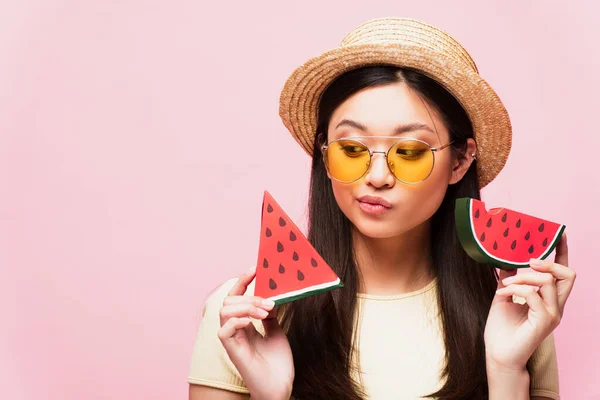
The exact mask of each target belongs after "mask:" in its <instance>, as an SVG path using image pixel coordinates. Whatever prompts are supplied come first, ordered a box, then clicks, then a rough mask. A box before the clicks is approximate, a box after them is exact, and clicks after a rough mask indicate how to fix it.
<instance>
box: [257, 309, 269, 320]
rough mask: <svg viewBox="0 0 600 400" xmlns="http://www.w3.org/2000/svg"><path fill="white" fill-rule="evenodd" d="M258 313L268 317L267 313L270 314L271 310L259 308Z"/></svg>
mask: <svg viewBox="0 0 600 400" xmlns="http://www.w3.org/2000/svg"><path fill="white" fill-rule="evenodd" d="M258 315H259V316H260V317H262V318H264V317H266V316H267V315H269V312H268V311H266V310H263V309H262V308H258Z"/></svg>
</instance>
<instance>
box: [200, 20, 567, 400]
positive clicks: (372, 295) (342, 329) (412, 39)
mask: <svg viewBox="0 0 600 400" xmlns="http://www.w3.org/2000/svg"><path fill="white" fill-rule="evenodd" d="M280 114H281V117H282V119H283V121H284V123H285V125H286V126H287V128H288V129H289V130H290V132H291V133H292V135H293V136H294V138H295V139H296V140H297V141H298V143H299V144H300V145H301V146H302V147H303V148H304V149H305V150H306V151H307V152H308V153H309V154H310V155H311V156H313V163H312V175H311V188H310V202H309V211H310V214H309V233H308V238H309V240H310V241H311V243H312V244H313V245H314V246H315V248H316V249H317V250H318V251H319V253H320V254H321V255H322V256H323V258H324V259H325V260H326V261H327V262H328V263H329V265H330V266H331V267H332V268H333V269H334V270H335V271H336V273H337V274H338V276H340V278H341V280H342V282H344V285H345V286H344V288H341V289H336V290H332V291H329V292H326V293H322V294H320V295H315V296H312V297H309V298H306V299H302V300H298V301H295V302H292V303H288V304H285V305H283V306H281V307H278V308H277V309H276V308H274V307H273V303H272V302H270V301H264V300H263V299H261V298H256V297H254V296H252V295H250V294H251V293H253V289H252V280H253V278H254V271H253V270H252V271H250V272H248V273H247V274H245V275H243V276H241V277H240V278H239V279H237V280H230V281H228V282H226V283H225V284H223V285H222V286H221V287H220V288H219V290H217V291H216V292H215V293H213V294H212V295H211V296H210V297H209V299H208V300H207V301H206V304H205V307H204V310H203V315H204V316H203V320H202V324H201V327H200V330H199V333H198V339H197V342H196V347H195V349H194V357H193V360H192V366H191V371H190V377H189V382H190V384H191V385H190V398H191V399H247V398H249V396H250V398H252V399H261V400H262V399H277V400H279V399H288V398H290V396H292V398H297V399H365V398H371V399H392V398H393V399H418V398H422V397H434V398H439V399H484V398H490V399H527V398H530V396H531V398H535V399H559V394H558V373H557V367H556V355H555V349H554V342H553V336H552V331H553V330H554V328H555V327H556V326H557V325H558V324H559V322H560V319H561V317H562V314H563V310H564V307H565V302H566V300H567V297H568V296H569V293H570V291H571V289H572V286H573V283H574V280H575V273H574V272H573V271H572V270H570V269H569V268H567V245H566V236H563V238H562V239H561V241H560V243H559V246H558V248H557V254H556V258H555V262H554V263H551V262H546V261H544V262H540V261H538V260H532V262H531V269H533V270H534V271H533V272H529V271H528V272H526V273H520V274H518V275H515V273H514V271H513V272H512V273H511V272H506V271H500V273H499V276H498V275H497V274H496V272H495V271H496V270H495V269H494V268H493V267H491V266H488V265H482V264H478V263H476V262H475V261H473V260H472V259H470V258H469V257H468V256H467V255H466V253H465V252H464V251H463V249H462V248H461V246H460V243H459V241H458V239H457V235H456V233H455V229H456V227H455V225H454V213H453V212H454V211H453V210H454V202H455V200H456V199H457V198H459V197H472V198H480V189H481V188H482V187H484V186H485V185H487V184H488V183H489V182H490V181H491V180H492V179H494V177H495V176H496V175H497V174H498V173H499V172H500V170H501V169H502V167H503V166H504V164H505V162H506V159H507V157H508V153H509V150H510V144H511V127H510V122H509V119H508V115H507V113H506V110H505V109H504V107H503V105H502V103H501V102H500V100H499V99H498V97H497V95H496V94H495V92H494V91H493V90H492V89H491V88H490V87H489V85H487V83H486V82H485V81H484V80H483V79H482V78H481V77H480V76H479V74H478V72H477V68H476V66H475V63H474V62H473V60H472V59H471V57H470V56H469V54H468V53H467V52H466V51H465V50H464V49H463V48H462V47H461V46H460V44H458V43H457V42H456V41H455V40H454V39H453V38H452V37H450V36H449V35H448V34H446V33H445V32H442V31H440V30H439V29H437V28H435V27H432V26H430V25H427V24H424V23H422V22H419V21H414V20H409V19H379V20H374V21H369V22H367V23H365V24H363V25H361V26H360V27H358V28H356V29H355V30H354V31H353V32H351V33H350V34H348V35H347V36H346V38H345V39H344V41H343V42H342V46H341V47H340V48H337V49H334V50H331V51H329V52H326V53H324V54H323V55H321V56H318V57H315V58H313V59H311V60H310V61H309V62H307V63H305V64H304V65H303V66H301V67H300V68H298V69H297V70H296V71H295V72H294V73H293V74H292V76H291V77H290V78H289V79H288V81H287V83H286V85H285V87H284V89H283V92H282V96H281V103H280ZM513 296H517V297H519V298H521V299H525V302H524V303H519V302H516V303H515V302H513Z"/></svg>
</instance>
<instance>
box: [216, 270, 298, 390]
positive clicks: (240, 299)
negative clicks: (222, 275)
mask: <svg viewBox="0 0 600 400" xmlns="http://www.w3.org/2000/svg"><path fill="white" fill-rule="evenodd" d="M255 274H256V272H255V270H254V269H252V271H250V272H248V273H246V274H244V275H242V276H241V277H240V278H239V279H238V281H237V282H236V283H235V285H234V286H233V287H232V288H231V290H230V291H229V293H228V295H227V297H225V299H224V300H223V307H221V309H220V310H219V317H220V320H221V329H219V333H218V336H219V339H220V340H221V343H223V347H225V350H226V351H227V354H228V355H229V358H230V359H231V361H232V362H233V364H234V365H235V367H236V368H237V370H238V371H239V373H240V375H241V376H242V379H243V380H244V384H245V385H246V387H247V388H248V390H249V391H250V396H251V399H256V400H283V399H285V400H287V399H289V397H290V394H291V392H292V384H293V382H294V360H293V357H292V350H291V348H290V344H289V342H288V339H287V337H286V335H285V333H284V332H283V331H282V330H281V327H280V326H279V323H278V322H277V308H276V307H274V302H273V301H272V300H265V299H263V298H261V297H256V296H244V293H245V292H246V288H247V287H248V285H249V284H250V282H252V279H254V276H255ZM249 317H252V318H256V319H260V320H262V323H263V326H264V328H265V336H264V337H263V336H262V335H261V334H260V333H259V332H258V331H257V330H256V328H255V327H254V325H253V323H252V322H251V320H250V318H249Z"/></svg>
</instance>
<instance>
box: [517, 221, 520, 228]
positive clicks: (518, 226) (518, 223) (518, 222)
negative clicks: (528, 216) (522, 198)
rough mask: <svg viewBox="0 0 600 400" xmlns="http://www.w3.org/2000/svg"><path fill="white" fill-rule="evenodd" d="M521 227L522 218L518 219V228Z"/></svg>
mask: <svg viewBox="0 0 600 400" xmlns="http://www.w3.org/2000/svg"><path fill="white" fill-rule="evenodd" d="M520 227H521V220H518V221H517V228H520Z"/></svg>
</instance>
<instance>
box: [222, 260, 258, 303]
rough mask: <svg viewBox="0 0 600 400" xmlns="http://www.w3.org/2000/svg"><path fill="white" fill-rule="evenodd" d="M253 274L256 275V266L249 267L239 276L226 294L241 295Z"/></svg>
mask: <svg viewBox="0 0 600 400" xmlns="http://www.w3.org/2000/svg"><path fill="white" fill-rule="evenodd" d="M254 275H256V267H252V268H250V270H248V271H247V272H246V273H245V274H244V275H242V276H240V278H239V279H238V280H237V281H236V282H235V284H234V285H233V287H232V288H231V290H229V293H227V295H228V296H242V295H243V294H244V293H246V289H247V288H248V285H249V284H250V282H252V279H254Z"/></svg>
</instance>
